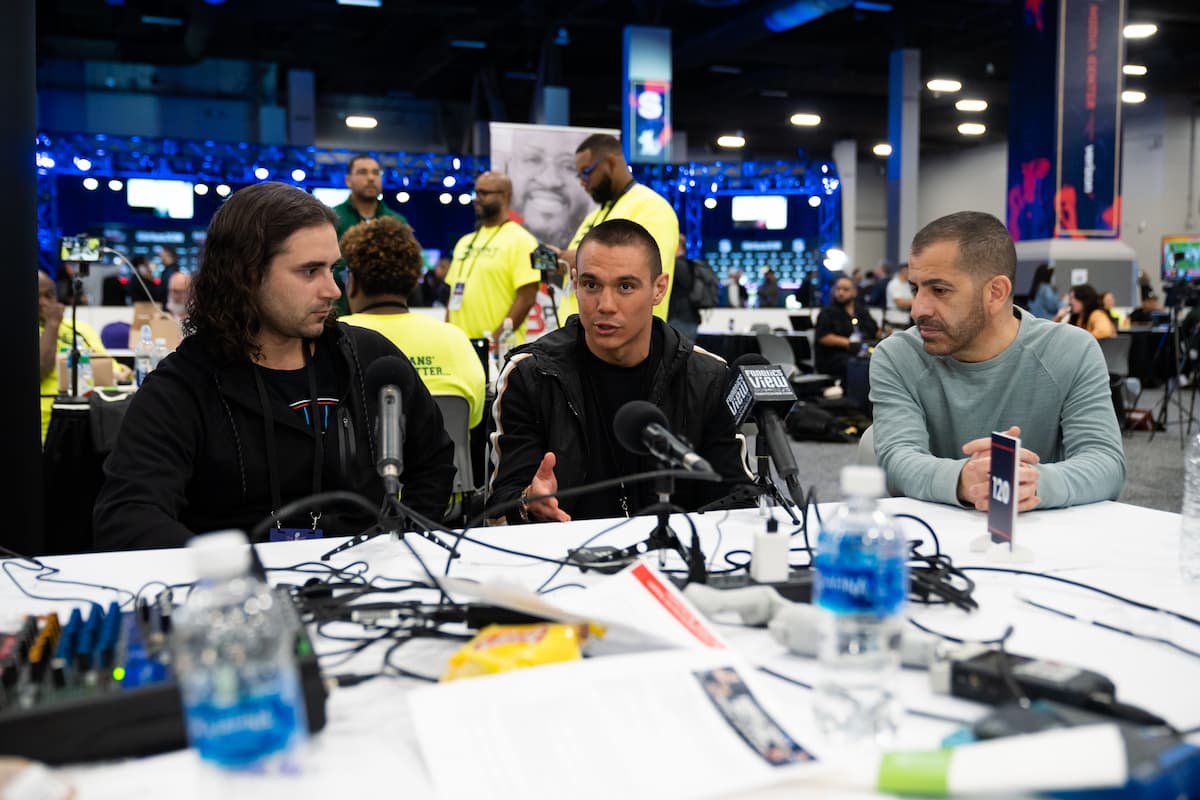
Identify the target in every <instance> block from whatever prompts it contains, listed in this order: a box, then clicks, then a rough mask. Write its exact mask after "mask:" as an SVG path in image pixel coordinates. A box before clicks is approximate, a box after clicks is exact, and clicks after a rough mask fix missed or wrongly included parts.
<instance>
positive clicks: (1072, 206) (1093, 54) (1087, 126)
mask: <svg viewBox="0 0 1200 800" xmlns="http://www.w3.org/2000/svg"><path fill="white" fill-rule="evenodd" d="M1059 2H1060V3H1061V4H1062V5H1061V13H1060V16H1059V26H1058V32H1059V48H1058V59H1059V62H1058V63H1059V71H1058V76H1059V77H1058V120H1057V128H1058V175H1057V178H1056V192H1057V198H1058V204H1057V210H1058V220H1057V226H1056V228H1057V229H1056V232H1055V235H1056V237H1057V238H1072V239H1082V238H1116V237H1117V235H1118V233H1119V231H1120V181H1121V174H1120V173H1121V98H1120V93H1121V62H1122V60H1123V53H1124V39H1123V37H1122V29H1123V28H1124V25H1125V0H1059Z"/></svg>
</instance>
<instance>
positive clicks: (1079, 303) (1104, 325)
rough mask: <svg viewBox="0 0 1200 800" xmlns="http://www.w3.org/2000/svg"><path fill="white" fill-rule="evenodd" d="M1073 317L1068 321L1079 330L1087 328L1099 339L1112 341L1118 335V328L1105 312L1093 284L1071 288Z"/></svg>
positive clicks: (1082, 284)
mask: <svg viewBox="0 0 1200 800" xmlns="http://www.w3.org/2000/svg"><path fill="white" fill-rule="evenodd" d="M1070 306H1071V315H1070V317H1068V318H1067V321H1068V322H1070V323H1071V324H1072V325H1074V326H1076V327H1077V328H1085V329H1087V332H1088V333H1090V334H1091V335H1092V336H1095V337H1096V338H1097V339H1111V338H1112V337H1114V336H1116V335H1117V326H1116V325H1114V324H1113V320H1112V317H1110V316H1109V315H1108V312H1107V311H1105V310H1104V306H1103V305H1102V304H1101V302H1100V295H1098V294H1097V293H1096V290H1095V289H1094V288H1092V285H1091V284H1088V283H1081V284H1079V285H1078V286H1072V287H1071V301H1070Z"/></svg>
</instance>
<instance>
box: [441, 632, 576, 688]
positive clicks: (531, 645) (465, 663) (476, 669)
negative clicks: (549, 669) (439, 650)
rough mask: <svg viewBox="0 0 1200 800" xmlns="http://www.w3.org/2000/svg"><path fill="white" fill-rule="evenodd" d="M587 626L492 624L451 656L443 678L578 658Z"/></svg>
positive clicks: (462, 676)
mask: <svg viewBox="0 0 1200 800" xmlns="http://www.w3.org/2000/svg"><path fill="white" fill-rule="evenodd" d="M587 636H588V631H587V627H586V626H583V625H563V624H560V623H552V622H545V623H539V624H536V625H489V626H487V627H486V628H484V629H483V630H481V631H480V632H479V633H478V634H477V635H476V636H475V638H474V639H472V640H471V641H469V642H467V643H466V644H465V645H463V646H462V647H461V648H459V650H458V652H456V653H455V654H454V655H452V656H451V657H450V662H449V664H447V666H446V671H445V673H443V675H442V680H443V681H453V680H457V679H459V678H472V677H475V676H477V675H494V674H495V673H497V672H508V671H509V670H514V669H522V668H524V667H536V666H538V665H539V664H553V663H555V662H558V661H575V660H577V659H579V658H581V657H582V651H581V645H582V643H583V641H584V640H586V639H587Z"/></svg>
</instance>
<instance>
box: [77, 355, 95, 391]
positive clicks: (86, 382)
mask: <svg viewBox="0 0 1200 800" xmlns="http://www.w3.org/2000/svg"><path fill="white" fill-rule="evenodd" d="M95 389H96V375H95V373H94V372H92V354H91V352H90V351H88V350H86V349H85V350H80V351H79V396H80V397H87V396H88V395H89V394H91V393H92V392H93V391H94V390H95Z"/></svg>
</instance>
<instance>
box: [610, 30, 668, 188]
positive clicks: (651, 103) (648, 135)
mask: <svg viewBox="0 0 1200 800" xmlns="http://www.w3.org/2000/svg"><path fill="white" fill-rule="evenodd" d="M622 90H623V91H622V94H623V96H624V98H625V101H624V103H622V111H621V130H622V134H623V135H622V137H621V140H622V141H623V142H624V143H625V160H626V161H628V162H629V163H630V164H669V163H671V29H670V28H645V27H641V26H638V25H626V26H625V62H624V75H623V81H622Z"/></svg>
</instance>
